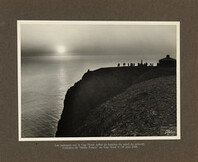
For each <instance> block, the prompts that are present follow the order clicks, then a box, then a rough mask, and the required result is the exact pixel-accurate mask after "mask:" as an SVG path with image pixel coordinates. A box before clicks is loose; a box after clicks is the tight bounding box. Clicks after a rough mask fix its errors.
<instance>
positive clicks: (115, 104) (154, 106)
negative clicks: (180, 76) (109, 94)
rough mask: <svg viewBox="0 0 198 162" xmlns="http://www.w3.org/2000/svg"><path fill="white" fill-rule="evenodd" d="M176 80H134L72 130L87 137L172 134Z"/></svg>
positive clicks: (174, 129)
mask: <svg viewBox="0 0 198 162" xmlns="http://www.w3.org/2000/svg"><path fill="white" fill-rule="evenodd" d="M175 83H176V79H175V76H168V77H160V78H155V79H151V80H148V81H144V82H141V83H137V84H134V85H132V86H131V87H129V88H128V89H127V90H126V91H125V92H123V93H121V94H119V95H117V96H115V97H113V98H112V99H110V100H108V101H106V102H105V103H103V104H102V105H100V106H98V107H97V108H96V109H94V110H93V111H92V112H91V113H90V114H89V116H88V117H87V118H86V120H85V121H84V124H83V125H82V126H81V127H80V128H79V129H77V130H76V133H77V134H79V135H80V136H81V137H90V136H93V137H94V136H97V137H99V136H166V135H169V136H170V135H176V87H175V86H176V84H175Z"/></svg>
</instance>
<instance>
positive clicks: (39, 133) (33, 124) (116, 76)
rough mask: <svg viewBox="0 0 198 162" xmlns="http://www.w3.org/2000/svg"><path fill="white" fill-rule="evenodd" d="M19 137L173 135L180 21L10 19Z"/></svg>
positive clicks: (176, 114) (177, 124)
mask: <svg viewBox="0 0 198 162" xmlns="http://www.w3.org/2000/svg"><path fill="white" fill-rule="evenodd" d="M17 30H18V33H17V39H18V103H19V105H18V125H19V130H18V131H19V140H22V141H25V140H49V141H50V140H52V141H53V140H63V141H64V140H84V139H85V140H92V139H93V140H103V139H104V140H111V139H114V140H116V139H119V140H125V139H126V140H128V139H130V140H133V139H134V140H138V139H140V140H141V139H144V140H147V139H148V140H149V139H153V140H155V139H161V140H163V139H180V32H179V31H180V24H179V22H175V21H169V22H163V21H153V22H152V21H151V22H149V21H145V22H139V21H22V20H21V21H18V22H17Z"/></svg>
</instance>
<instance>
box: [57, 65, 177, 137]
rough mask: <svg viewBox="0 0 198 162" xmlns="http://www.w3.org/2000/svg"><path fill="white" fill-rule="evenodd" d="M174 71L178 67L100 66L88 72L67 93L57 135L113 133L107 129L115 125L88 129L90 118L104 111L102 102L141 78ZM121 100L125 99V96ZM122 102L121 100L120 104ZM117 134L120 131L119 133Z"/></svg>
mask: <svg viewBox="0 0 198 162" xmlns="http://www.w3.org/2000/svg"><path fill="white" fill-rule="evenodd" d="M175 74H176V71H175V68H160V67H116V68H101V69H98V70H95V71H89V72H87V73H85V74H84V76H83V77H82V79H81V80H80V81H78V82H77V83H76V84H75V85H74V86H73V87H71V88H70V89H69V90H68V91H67V93H66V96H65V100H64V108H63V112H62V115H61V119H60V120H59V123H58V129H57V132H56V136H57V137H79V136H100V135H107V136H108V135H113V134H112V133H108V132H109V131H110V130H112V128H110V129H108V131H107V130H106V129H105V131H106V132H104V130H102V131H103V133H101V132H100V133H99V132H97V131H94V129H92V130H91V129H88V128H91V127H90V126H88V121H89V123H91V121H95V120H93V119H92V117H93V118H94V119H96V118H97V117H96V116H97V114H102V113H101V112H103V111H102V110H103V108H102V107H100V106H101V105H102V104H104V103H105V102H109V101H111V99H112V98H113V97H114V96H117V95H119V94H121V93H125V92H124V91H126V90H127V88H129V87H130V86H133V85H135V84H139V83H141V82H142V84H143V85H144V83H143V82H145V81H147V80H151V79H154V78H159V77H165V76H171V75H172V76H175ZM173 88H174V87H173ZM126 92H128V91H126ZM122 100H124V98H123V99H122ZM121 103H122V102H119V103H117V105H119V104H121ZM112 104H115V103H112ZM109 106H110V105H109ZM114 106H115V105H114ZM123 106H124V104H123ZM105 109H108V108H105ZM109 111H110V109H109ZM117 111H120V113H121V110H119V109H117ZM94 114H95V115H96V116H95V115H94ZM105 114H106V112H105V111H104V115H105ZM115 114H116V113H115ZM115 114H113V111H112V112H111V115H112V116H113V115H115ZM118 114H119V112H118ZM90 120H91V121H90ZM101 120H102V118H101ZM101 120H100V119H97V121H100V122H99V123H101ZM108 120H112V121H113V118H109V119H108ZM102 121H103V120H102ZM104 122H105V120H104ZM94 123H95V122H94ZM92 125H93V126H94V125H95V127H98V124H97V123H95V124H93V123H92ZM110 125H111V124H110ZM85 128H86V129H85ZM85 132H87V133H85ZM115 135H117V133H116V134H115Z"/></svg>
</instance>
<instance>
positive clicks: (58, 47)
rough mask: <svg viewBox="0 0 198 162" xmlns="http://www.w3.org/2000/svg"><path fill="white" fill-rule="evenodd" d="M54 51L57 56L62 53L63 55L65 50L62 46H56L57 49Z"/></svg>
mask: <svg viewBox="0 0 198 162" xmlns="http://www.w3.org/2000/svg"><path fill="white" fill-rule="evenodd" d="M56 50H57V52H58V53H59V54H63V53H65V51H66V48H65V47H64V46H57V49H56Z"/></svg>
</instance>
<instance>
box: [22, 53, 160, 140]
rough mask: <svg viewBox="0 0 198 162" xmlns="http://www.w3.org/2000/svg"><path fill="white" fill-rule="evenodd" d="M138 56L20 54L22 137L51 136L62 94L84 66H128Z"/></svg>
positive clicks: (137, 58) (61, 102)
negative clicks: (124, 64)
mask: <svg viewBox="0 0 198 162" xmlns="http://www.w3.org/2000/svg"><path fill="white" fill-rule="evenodd" d="M140 59H141V57H138V56H137V57H134V56H130V55H129V56H128V55H127V56H124V55H120V56H111V55H110V56H103V55H100V56H25V57H22V58H21V136H22V138H36V137H55V133H56V130H57V124H58V121H59V119H60V117H61V113H62V111H63V102H64V98H65V94H66V92H67V90H68V89H69V88H70V87H71V86H73V85H74V84H75V83H76V82H77V81H79V80H80V79H81V78H82V76H83V74H84V73H85V72H87V71H88V69H89V70H96V69H99V68H101V67H116V66H117V65H118V63H120V64H121V65H123V63H126V65H128V63H135V62H136V63H137V62H140ZM152 59H153V62H156V58H149V60H152ZM145 61H147V60H145ZM151 62H152V61H151Z"/></svg>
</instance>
